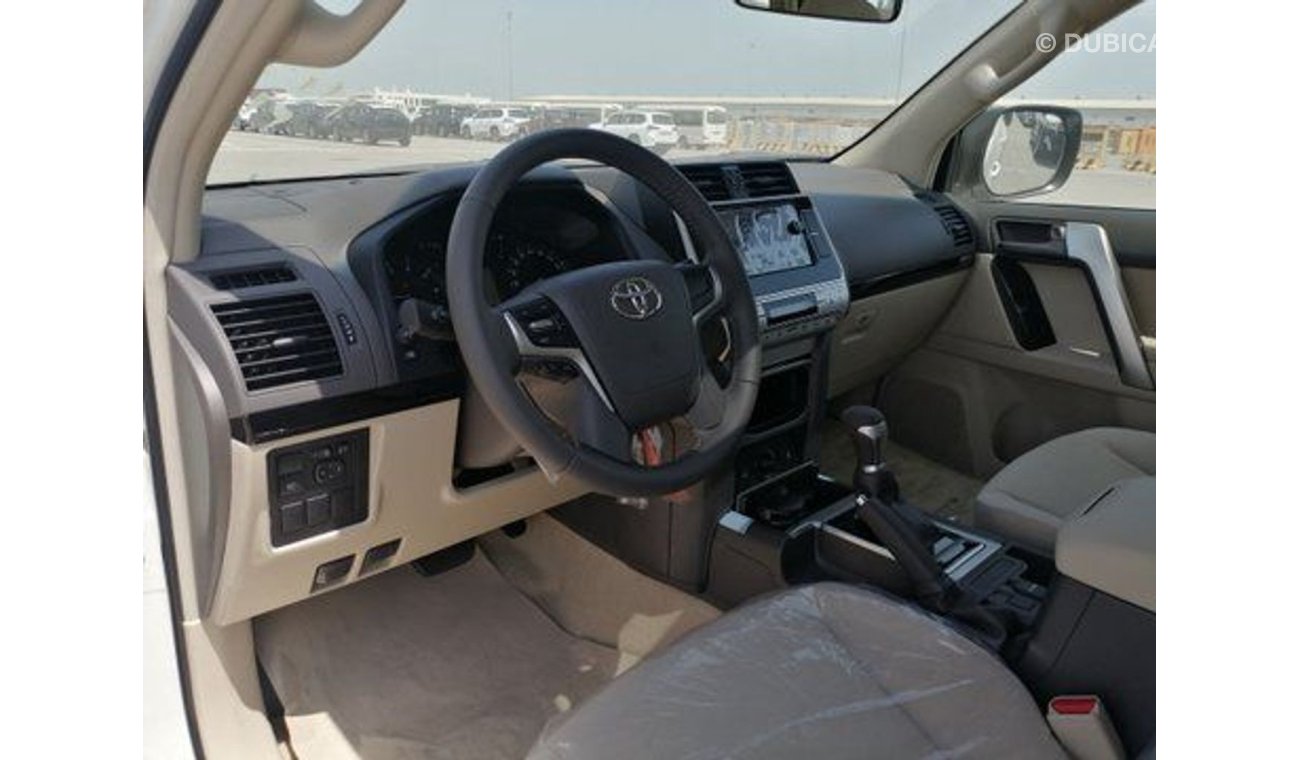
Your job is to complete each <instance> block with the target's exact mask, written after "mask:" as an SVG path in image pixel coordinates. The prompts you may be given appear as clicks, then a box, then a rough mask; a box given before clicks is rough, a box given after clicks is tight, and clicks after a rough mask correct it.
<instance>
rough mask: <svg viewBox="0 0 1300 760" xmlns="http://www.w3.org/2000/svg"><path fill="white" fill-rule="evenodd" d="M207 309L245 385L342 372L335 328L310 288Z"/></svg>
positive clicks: (258, 385) (251, 387) (255, 387)
mask: <svg viewBox="0 0 1300 760" xmlns="http://www.w3.org/2000/svg"><path fill="white" fill-rule="evenodd" d="M212 313H213V315H214V316H216V318H217V322H219V323H220V324H221V329H222V330H223V331H224V332H225V333H226V339H227V340H228V341H230V348H231V350H232V351H234V352H235V358H236V359H237V360H238V361H239V371H240V372H241V373H242V374H243V376H244V386H245V387H247V388H248V390H250V391H258V390H265V389H267V388H275V387H278V386H281V385H288V384H289V383H297V382H302V381H304V380H320V379H322V378H326V377H334V376H336V375H341V374H343V362H342V360H341V359H340V358H339V349H338V344H337V343H335V342H334V333H333V331H332V330H331V329H330V325H329V322H328V321H327V320H326V319H325V314H324V312H322V311H321V308H320V304H319V303H317V301H316V297H315V296H313V295H312V294H311V293H298V294H295V295H291V296H279V297H276V298H259V299H256V300H251V301H236V302H234V303H223V304H217V305H215V306H213V307H212Z"/></svg>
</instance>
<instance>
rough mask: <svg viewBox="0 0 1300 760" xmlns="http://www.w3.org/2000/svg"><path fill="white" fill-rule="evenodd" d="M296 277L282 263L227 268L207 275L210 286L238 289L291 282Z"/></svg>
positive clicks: (220, 288) (218, 288)
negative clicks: (244, 267) (245, 267)
mask: <svg viewBox="0 0 1300 760" xmlns="http://www.w3.org/2000/svg"><path fill="white" fill-rule="evenodd" d="M296 279H298V277H297V276H296V275H295V274H294V273H293V270H292V269H290V268H289V267H288V266H286V265H284V264H271V265H270V266H264V267H252V268H249V269H228V270H226V271H224V272H213V273H212V274H210V275H208V280H210V281H211V282H212V287H214V288H216V289H217V290H239V289H240V288H254V287H257V286H258V285H274V284H276V283H281V282H293V281H294V280H296Z"/></svg>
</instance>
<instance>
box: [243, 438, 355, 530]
mask: <svg viewBox="0 0 1300 760" xmlns="http://www.w3.org/2000/svg"><path fill="white" fill-rule="evenodd" d="M267 467H268V468H269V472H268V473H267V475H268V477H267V482H268V483H269V484H270V504H271V545H272V546H284V545H285V544H291V543H294V542H295V541H301V540H302V539H304V538H309V537H311V536H315V535H319V534H321V533H326V532H328V531H331V530H337V529H339V528H343V527H346V526H348V525H354V524H356V523H359V522H361V521H362V520H365V519H366V516H367V515H368V514H369V505H368V504H367V501H366V494H367V493H369V489H368V485H369V484H368V480H369V470H370V430H369V428H363V429H361V430H357V431H355V432H352V433H347V434H345V435H340V436H334V437H331V438H323V439H321V440H318V441H309V442H308V443H300V444H297V445H294V446H285V447H283V448H279V449H275V450H273V451H271V452H270V453H269V454H268V455H267Z"/></svg>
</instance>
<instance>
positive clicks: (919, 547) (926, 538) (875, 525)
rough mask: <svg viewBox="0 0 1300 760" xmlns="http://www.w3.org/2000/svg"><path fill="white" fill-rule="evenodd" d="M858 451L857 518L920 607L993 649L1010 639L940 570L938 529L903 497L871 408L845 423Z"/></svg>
mask: <svg viewBox="0 0 1300 760" xmlns="http://www.w3.org/2000/svg"><path fill="white" fill-rule="evenodd" d="M840 419H841V420H843V421H844V423H845V424H846V425H848V426H849V429H850V431H851V432H852V435H853V443H854V445H855V446H856V447H857V450H858V464H857V470H856V471H855V472H854V473H853V485H854V487H855V488H856V489H857V491H858V497H857V510H856V512H855V513H854V516H855V517H856V518H857V520H858V521H859V522H861V523H862V524H863V525H866V526H867V527H868V528H870V529H871V532H872V533H874V534H875V536H876V538H877V539H878V540H879V541H880V542H882V543H883V544H884V545H885V546H886V547H887V548H888V549H889V551H890V553H891V554H893V555H894V560H895V561H896V562H898V564H899V566H900V567H901V568H902V569H903V572H905V573H906V574H907V576H908V578H909V579H911V581H912V586H913V588H914V590H915V591H916V595H917V598H918V600H919V601H920V602H921V604H922V605H923V606H925V607H927V608H929V609H931V610H934V611H936V612H939V613H941V614H944V615H947V616H949V617H952V618H954V619H956V620H959V621H961V622H963V623H965V624H966V625H968V626H970V627H971V628H972V629H973V630H974V631H976V632H977V633H978V634H979V635H980V637H981V638H983V639H984V640H985V641H986V642H988V643H989V644H990V645H991V647H992V648H994V649H997V648H998V647H1000V646H1001V645H1002V643H1003V642H1004V641H1005V640H1006V628H1005V627H1004V626H1003V625H1002V623H1001V622H1000V621H999V620H998V619H997V618H996V617H994V616H993V615H992V614H991V613H989V612H988V611H987V610H984V609H981V608H980V607H979V605H978V603H976V602H974V601H972V600H971V598H970V597H968V595H967V594H966V593H965V592H964V591H962V589H961V588H960V587H958V586H957V585H956V584H955V583H954V582H953V581H952V579H950V578H949V577H948V575H947V574H946V573H945V572H944V571H943V568H942V567H940V566H939V563H938V561H937V560H936V559H935V557H934V553H933V550H932V547H933V545H934V542H935V539H936V538H937V536H938V533H939V530H938V528H936V527H935V525H934V523H933V522H932V521H931V520H930V518H929V517H927V516H926V515H924V514H923V513H922V512H921V511H920V510H918V509H917V508H916V507H913V506H911V505H910V504H907V503H905V502H903V501H900V500H899V498H898V481H897V480H895V478H894V473H893V472H891V471H890V470H889V466H888V465H887V464H885V441H887V440H888V438H889V426H888V425H887V424H886V423H885V415H884V414H882V413H881V412H880V410H879V409H876V408H874V407H870V406H853V407H849V408H848V409H846V410H845V411H844V414H843V416H841V418H840Z"/></svg>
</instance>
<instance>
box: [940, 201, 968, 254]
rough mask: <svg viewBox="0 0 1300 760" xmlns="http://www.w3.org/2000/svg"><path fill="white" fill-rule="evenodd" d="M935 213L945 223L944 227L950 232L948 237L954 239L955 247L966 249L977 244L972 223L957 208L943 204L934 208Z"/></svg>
mask: <svg viewBox="0 0 1300 760" xmlns="http://www.w3.org/2000/svg"><path fill="white" fill-rule="evenodd" d="M934 211H935V213H936V214H938V215H939V219H940V220H942V221H943V226H944V228H945V229H947V230H948V235H949V236H951V237H952V242H953V245H955V246H957V247H958V248H965V247H966V246H968V245H970V244H971V243H973V242H975V234H974V233H973V232H971V228H970V222H968V221H966V217H965V216H962V213H961V212H960V211H958V210H957V207H956V206H953V205H951V204H947V203H945V204H941V205H938V206H935V207H934Z"/></svg>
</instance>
